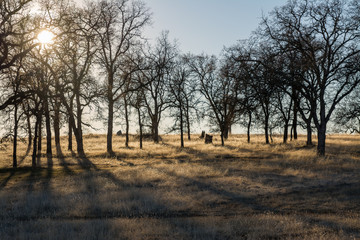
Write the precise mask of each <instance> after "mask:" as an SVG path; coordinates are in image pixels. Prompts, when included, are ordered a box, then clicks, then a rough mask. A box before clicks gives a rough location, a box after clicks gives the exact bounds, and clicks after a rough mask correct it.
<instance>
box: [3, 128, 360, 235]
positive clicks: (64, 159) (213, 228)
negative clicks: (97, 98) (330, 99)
mask: <svg viewBox="0 0 360 240" xmlns="http://www.w3.org/2000/svg"><path fill="white" fill-rule="evenodd" d="M178 138H179V136H162V143H160V144H154V143H152V142H151V141H147V142H145V143H144V149H143V150H140V149H138V142H136V138H135V137H132V138H131V142H130V147H129V148H125V147H124V137H123V136H114V150H115V153H116V155H115V156H110V155H108V154H106V153H105V150H104V149H106V138H105V136H102V135H88V136H86V137H85V146H86V154H87V155H86V157H77V156H76V155H75V154H74V153H73V152H69V151H65V150H64V152H63V155H62V156H59V157H55V156H54V157H52V158H47V157H46V156H45V154H42V157H41V158H40V160H39V161H38V163H39V168H37V169H32V168H31V159H30V156H25V151H26V144H25V143H21V144H20V146H19V149H20V150H19V159H20V161H19V165H20V167H19V168H18V169H17V170H13V169H11V162H12V160H11V159H12V158H11V145H8V146H2V147H1V150H0V154H1V159H0V236H1V237H0V238H1V239H14V238H15V239H49V238H50V239H54V238H55V239H75V238H76V239H360V216H359V215H360V214H359V213H360V183H359V181H360V171H359V170H360V154H359V151H358V149H359V146H360V137H358V136H349V135H332V136H328V138H327V141H328V147H327V156H326V157H323V158H319V157H317V156H316V148H314V147H305V138H304V137H303V136H301V137H300V139H299V140H297V141H291V142H289V143H288V144H282V143H281V138H280V137H279V138H275V139H274V140H275V142H274V143H273V144H270V145H265V144H263V136H257V137H253V139H252V142H251V143H250V144H249V143H247V142H246V137H245V136H242V135H232V136H230V138H229V139H228V140H227V141H226V143H225V146H221V145H220V138H219V137H218V136H215V137H214V144H210V145H208V144H204V143H203V140H200V139H198V138H197V136H193V140H191V141H186V142H185V148H183V149H181V148H180V147H179V139H178ZM62 140H63V142H64V143H65V142H66V139H62ZM22 144H23V145H22ZM75 148H76V146H75ZM64 149H65V147H64Z"/></svg>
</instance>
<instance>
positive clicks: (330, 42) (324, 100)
mask: <svg viewBox="0 0 360 240" xmlns="http://www.w3.org/2000/svg"><path fill="white" fill-rule="evenodd" d="M355 2H356V1H355ZM353 3H354V2H351V1H341V0H331V1H309V0H306V1H290V2H289V3H288V4H286V5H285V6H283V7H281V8H277V9H275V10H274V11H273V13H272V14H271V15H270V17H269V18H265V19H264V21H263V27H264V33H265V35H267V36H268V37H269V39H272V40H273V41H274V43H275V44H276V46H278V47H279V49H282V50H285V49H286V48H288V49H289V51H293V50H295V51H297V52H299V53H300V54H301V56H302V60H303V61H302V65H305V66H306V68H307V71H304V72H303V73H302V74H301V75H300V77H301V80H300V81H296V84H297V90H298V91H299V93H300V94H301V97H302V98H304V99H306V101H307V102H308V103H307V105H308V106H310V111H311V115H312V118H313V121H314V124H315V126H316V128H317V133H318V146H317V152H318V155H320V156H323V155H325V139H326V129H327V123H328V122H329V120H330V118H331V115H332V113H333V112H334V110H335V107H336V106H337V105H338V104H339V103H340V102H341V101H342V99H343V98H344V97H346V96H347V95H348V94H350V93H351V92H352V91H353V89H354V88H356V87H357V85H358V84H359V82H360V77H359V71H360V67H359V62H360V61H359V59H360V48H359V37H360V35H359V27H360V21H356V20H354V19H356V18H357V17H358V10H356V6H355V8H354V6H353V5H352V4H353ZM354 9H355V10H354ZM303 67H304V66H299V68H303Z"/></svg>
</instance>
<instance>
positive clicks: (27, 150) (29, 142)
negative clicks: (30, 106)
mask: <svg viewBox="0 0 360 240" xmlns="http://www.w3.org/2000/svg"><path fill="white" fill-rule="evenodd" d="M26 122H27V127H28V146H27V149H26V155H27V154H29V152H30V150H31V146H32V144H31V142H32V131H31V119H30V115H28V114H27V115H26Z"/></svg>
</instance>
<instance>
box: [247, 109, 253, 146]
mask: <svg viewBox="0 0 360 240" xmlns="http://www.w3.org/2000/svg"><path fill="white" fill-rule="evenodd" d="M251 120H252V119H251V112H249V121H248V125H247V142H248V143H250V128H251Z"/></svg>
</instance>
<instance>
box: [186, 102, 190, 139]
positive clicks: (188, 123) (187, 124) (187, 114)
mask: <svg viewBox="0 0 360 240" xmlns="http://www.w3.org/2000/svg"><path fill="white" fill-rule="evenodd" d="M185 118H186V126H187V135H188V140H191V130H190V116H189V109H188V108H187V109H186V116H185Z"/></svg>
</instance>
